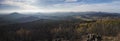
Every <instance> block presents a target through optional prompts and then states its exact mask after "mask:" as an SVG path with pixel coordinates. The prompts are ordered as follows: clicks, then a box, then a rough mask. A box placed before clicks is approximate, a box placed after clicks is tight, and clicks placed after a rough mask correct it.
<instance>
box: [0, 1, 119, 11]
mask: <svg viewBox="0 0 120 41" xmlns="http://www.w3.org/2000/svg"><path fill="white" fill-rule="evenodd" d="M85 11H103V12H117V13H120V0H0V12H85Z"/></svg>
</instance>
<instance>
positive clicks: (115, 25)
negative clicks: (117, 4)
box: [0, 19, 120, 41]
mask: <svg viewBox="0 0 120 41" xmlns="http://www.w3.org/2000/svg"><path fill="white" fill-rule="evenodd" d="M119 32H120V19H99V20H94V21H51V20H49V22H46V21H45V22H43V21H42V22H41V21H40V20H39V21H34V22H29V23H21V24H10V25H3V26H0V41H56V40H59V39H60V41H86V39H87V34H100V35H102V38H103V41H119V40H120V39H119V38H120V33H119Z"/></svg>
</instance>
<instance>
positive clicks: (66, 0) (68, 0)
mask: <svg viewBox="0 0 120 41" xmlns="http://www.w3.org/2000/svg"><path fill="white" fill-rule="evenodd" d="M77 1H78V0H65V2H77Z"/></svg>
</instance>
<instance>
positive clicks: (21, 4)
mask: <svg viewBox="0 0 120 41" xmlns="http://www.w3.org/2000/svg"><path fill="white" fill-rule="evenodd" d="M29 2H33V1H32V0H31V1H30V0H29V1H27V0H26V1H22V0H21V1H16V0H5V1H4V2H1V3H0V4H6V5H10V6H16V7H18V9H25V10H35V9H39V8H38V7H37V6H34V5H31V4H30V3H29ZM16 9H17V8H16Z"/></svg>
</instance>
